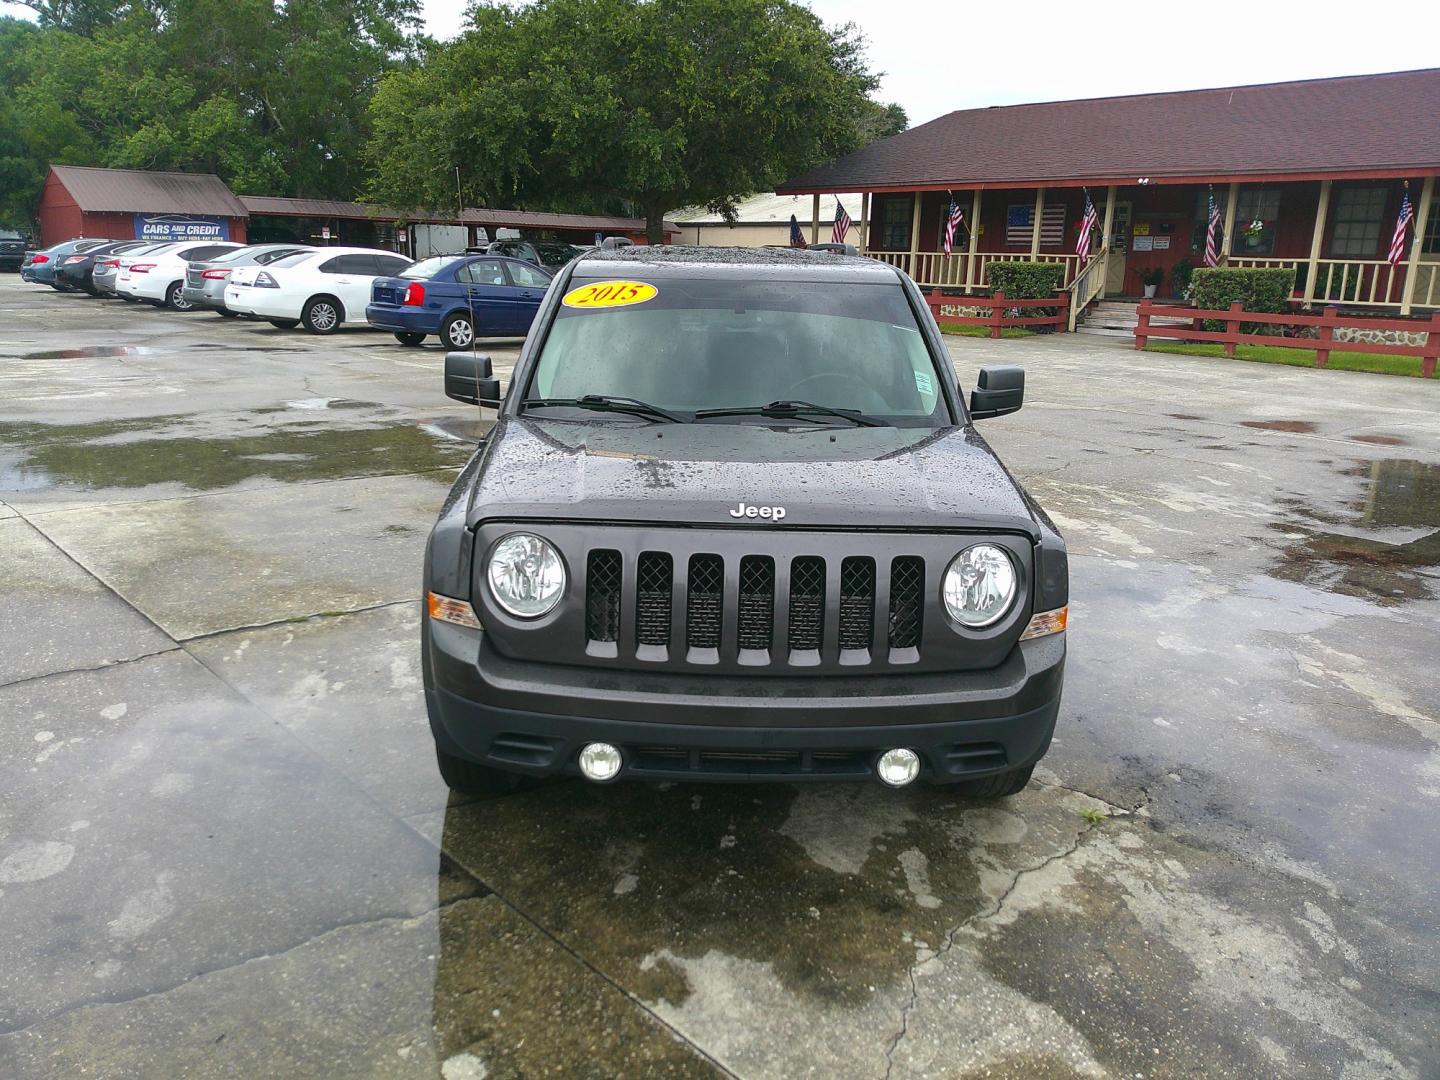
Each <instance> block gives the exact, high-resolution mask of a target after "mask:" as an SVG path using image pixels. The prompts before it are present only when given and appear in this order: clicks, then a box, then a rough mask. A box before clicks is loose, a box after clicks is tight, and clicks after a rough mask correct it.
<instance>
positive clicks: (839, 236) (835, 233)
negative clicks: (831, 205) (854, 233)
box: [830, 199, 850, 244]
mask: <svg viewBox="0 0 1440 1080" xmlns="http://www.w3.org/2000/svg"><path fill="white" fill-rule="evenodd" d="M849 231H850V215H849V214H847V213H845V207H843V206H841V205H840V200H839V199H836V200H835V228H833V229H831V230H830V242H831V243H832V244H843V243H844V242H845V234H846V233H848V232H849Z"/></svg>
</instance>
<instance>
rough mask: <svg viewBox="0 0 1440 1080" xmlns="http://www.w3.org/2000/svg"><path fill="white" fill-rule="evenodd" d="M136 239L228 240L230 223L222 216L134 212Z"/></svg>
mask: <svg viewBox="0 0 1440 1080" xmlns="http://www.w3.org/2000/svg"><path fill="white" fill-rule="evenodd" d="M135 239H136V240H155V241H157V242H158V241H161V240H229V239H230V223H229V221H227V220H226V219H225V218H222V217H192V216H190V215H188V214H185V215H182V214H136V215H135Z"/></svg>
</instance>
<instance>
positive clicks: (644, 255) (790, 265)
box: [575, 244, 898, 284]
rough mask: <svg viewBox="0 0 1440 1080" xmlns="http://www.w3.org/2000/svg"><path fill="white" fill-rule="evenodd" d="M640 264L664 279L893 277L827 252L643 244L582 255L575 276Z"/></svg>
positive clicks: (890, 270)
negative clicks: (690, 276) (689, 276)
mask: <svg viewBox="0 0 1440 1080" xmlns="http://www.w3.org/2000/svg"><path fill="white" fill-rule="evenodd" d="M638 266H644V267H645V268H646V270H647V271H648V272H649V273H651V274H654V273H657V272H658V273H660V274H662V275H668V274H670V273H675V274H684V273H688V272H693V271H698V272H700V273H702V274H711V275H713V274H714V273H715V272H719V273H721V274H723V275H724V276H726V277H729V276H732V275H735V276H740V277H747V276H765V277H768V276H771V275H775V276H781V277H788V278H799V279H803V280H809V281H819V280H823V281H867V282H870V283H872V284H873V283H890V282H894V281H895V280H896V279H897V277H898V271H896V270H895V268H894V267H892V266H889V265H887V264H885V263H882V262H878V261H876V260H875V259H867V258H863V257H860V256H854V255H835V254H832V253H830V252H828V251H808V250H806V249H804V248H773V247H690V246H683V245H678V244H665V245H659V244H655V245H643V244H636V245H635V246H634V247H625V248H615V249H612V250H609V251H601V250H597V251H587V252H585V253H584V254H582V255H581V256H580V257H579V258H577V259H576V260H575V272H576V273H577V274H584V276H586V277H590V276H592V275H596V274H624V273H633V272H634V270H635V269H636V268H637V267H638Z"/></svg>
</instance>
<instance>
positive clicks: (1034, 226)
mask: <svg viewBox="0 0 1440 1080" xmlns="http://www.w3.org/2000/svg"><path fill="white" fill-rule="evenodd" d="M1044 216H1045V189H1044V188H1043V187H1039V188H1036V189H1035V220H1034V221H1033V222H1031V223H1030V224H1031V228H1030V258H1032V259H1033V258H1035V256H1037V255H1039V254H1040V219H1041V218H1043V217H1044Z"/></svg>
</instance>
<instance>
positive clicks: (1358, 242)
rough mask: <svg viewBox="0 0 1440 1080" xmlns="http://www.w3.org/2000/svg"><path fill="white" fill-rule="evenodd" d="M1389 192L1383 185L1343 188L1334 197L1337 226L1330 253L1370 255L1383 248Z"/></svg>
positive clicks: (1354, 255)
mask: <svg viewBox="0 0 1440 1080" xmlns="http://www.w3.org/2000/svg"><path fill="white" fill-rule="evenodd" d="M1389 194H1390V192H1389V191H1388V190H1387V189H1386V188H1383V187H1347V188H1341V189H1340V193H1339V195H1338V196H1337V197H1336V199H1335V211H1334V213H1335V227H1334V230H1333V231H1332V232H1331V233H1330V254H1331V255H1336V256H1346V255H1349V256H1353V257H1358V258H1369V257H1372V256H1374V255H1375V254H1376V252H1378V251H1379V250H1380V231H1381V229H1382V227H1383V226H1384V222H1385V202H1386V198H1387V196H1388V195H1389Z"/></svg>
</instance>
